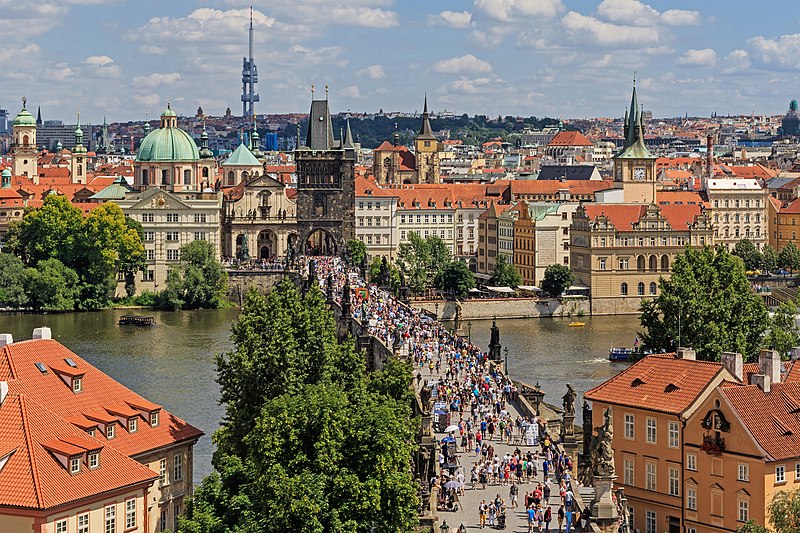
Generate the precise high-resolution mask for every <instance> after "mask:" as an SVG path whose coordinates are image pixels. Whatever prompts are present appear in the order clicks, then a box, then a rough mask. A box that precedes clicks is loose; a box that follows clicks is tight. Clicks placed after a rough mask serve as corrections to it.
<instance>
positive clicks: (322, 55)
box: [289, 44, 347, 67]
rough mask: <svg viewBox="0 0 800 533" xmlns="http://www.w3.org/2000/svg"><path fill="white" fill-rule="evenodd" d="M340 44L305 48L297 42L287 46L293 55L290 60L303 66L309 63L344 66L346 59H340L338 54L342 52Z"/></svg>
mask: <svg viewBox="0 0 800 533" xmlns="http://www.w3.org/2000/svg"><path fill="white" fill-rule="evenodd" d="M342 51H343V49H342V47H341V46H324V47H322V48H307V47H305V46H301V45H299V44H295V45H293V46H291V47H290V48H289V54H291V55H293V56H294V57H292V58H291V62H292V63H294V64H301V65H303V66H309V65H323V64H325V65H334V66H339V67H344V66H345V65H347V61H346V60H344V59H341V58H340V57H339V56H340V55H341V54H342Z"/></svg>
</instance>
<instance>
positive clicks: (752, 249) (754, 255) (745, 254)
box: [733, 239, 764, 270]
mask: <svg viewBox="0 0 800 533" xmlns="http://www.w3.org/2000/svg"><path fill="white" fill-rule="evenodd" d="M733 255H735V256H737V257H740V258H741V259H742V261H744V268H745V270H758V269H759V268H761V264H762V263H763V261H764V260H763V257H762V256H761V252H759V251H758V248H756V245H755V244H753V242H752V241H750V240H749V239H742V240H741V241H739V242H737V243H736V246H734V247H733Z"/></svg>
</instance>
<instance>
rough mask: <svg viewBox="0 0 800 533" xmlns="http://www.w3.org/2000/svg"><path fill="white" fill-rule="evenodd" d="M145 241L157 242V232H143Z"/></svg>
mask: <svg viewBox="0 0 800 533" xmlns="http://www.w3.org/2000/svg"><path fill="white" fill-rule="evenodd" d="M143 239H144V240H145V241H154V240H156V232H155V231H145V232H143Z"/></svg>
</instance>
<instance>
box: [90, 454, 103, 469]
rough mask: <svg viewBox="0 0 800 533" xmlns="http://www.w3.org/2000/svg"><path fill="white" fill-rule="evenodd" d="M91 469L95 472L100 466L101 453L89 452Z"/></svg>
mask: <svg viewBox="0 0 800 533" xmlns="http://www.w3.org/2000/svg"><path fill="white" fill-rule="evenodd" d="M88 463H89V469H90V470H93V469H95V468H98V467H99V466H100V452H89V460H88Z"/></svg>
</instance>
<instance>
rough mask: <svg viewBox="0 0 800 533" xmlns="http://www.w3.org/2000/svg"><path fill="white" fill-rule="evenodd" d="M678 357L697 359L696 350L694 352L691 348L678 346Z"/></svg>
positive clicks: (690, 359)
mask: <svg viewBox="0 0 800 533" xmlns="http://www.w3.org/2000/svg"><path fill="white" fill-rule="evenodd" d="M678 359H686V360H687V361H697V352H695V351H694V350H693V349H692V348H678Z"/></svg>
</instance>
